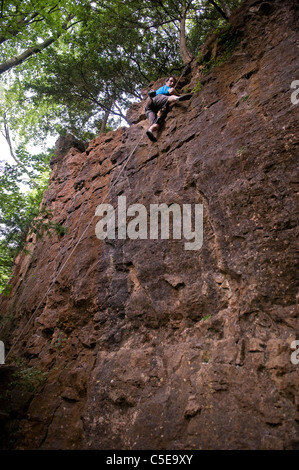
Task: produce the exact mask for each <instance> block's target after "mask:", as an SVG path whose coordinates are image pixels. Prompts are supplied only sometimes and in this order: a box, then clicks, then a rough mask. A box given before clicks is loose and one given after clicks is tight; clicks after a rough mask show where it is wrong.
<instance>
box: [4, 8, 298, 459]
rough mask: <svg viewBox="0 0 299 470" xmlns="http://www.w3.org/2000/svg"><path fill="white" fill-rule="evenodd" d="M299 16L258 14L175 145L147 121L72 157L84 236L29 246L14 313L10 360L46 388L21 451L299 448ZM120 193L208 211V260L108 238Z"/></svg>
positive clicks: (166, 244)
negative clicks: (298, 96) (103, 207)
mask: <svg viewBox="0 0 299 470" xmlns="http://www.w3.org/2000/svg"><path fill="white" fill-rule="evenodd" d="M296 4H297V2H293V1H285V2H279V1H277V0H276V1H273V2H271V7H269V8H268V7H267V5H270V2H261V1H260V2H259V1H247V2H245V3H244V5H243V7H242V8H241V9H239V10H238V11H237V12H236V13H235V15H234V16H233V17H232V19H231V23H232V25H233V27H235V28H237V29H238V30H239V31H241V32H242V37H241V39H240V41H239V43H238V44H237V45H236V47H235V49H234V51H233V54H232V55H231V56H230V57H229V58H227V60H226V61H224V62H223V63H222V64H220V65H219V66H218V67H216V68H214V69H212V70H211V71H210V72H209V73H208V74H206V75H205V76H204V77H202V79H201V87H198V89H199V91H196V92H195V93H194V95H193V97H192V99H191V100H190V101H186V102H182V103H180V104H179V105H176V106H175V107H173V109H172V110H171V111H170V112H169V114H168V116H167V119H166V122H165V125H164V128H163V130H162V132H161V135H160V137H159V140H158V142H157V143H155V144H153V143H151V142H150V141H149V140H148V139H147V137H146V136H145V129H146V128H147V127H148V123H147V121H146V120H144V119H143V120H141V121H140V122H138V123H137V124H133V125H132V126H131V127H129V128H120V129H118V130H117V131H115V132H109V133H108V134H106V135H105V136H103V137H100V138H97V139H95V140H93V141H92V142H90V144H89V146H88V148H87V149H86V151H83V152H82V149H80V148H78V146H77V147H73V148H71V149H70V150H69V151H68V153H67V154H66V155H64V156H63V158H58V159H56V160H55V159H54V162H53V170H52V175H51V180H50V186H49V189H48V190H47V192H46V194H45V197H44V201H43V204H44V205H46V206H47V208H49V209H51V210H52V212H53V214H54V215H55V221H57V222H59V223H61V224H63V225H64V226H65V227H68V233H67V234H65V235H64V236H62V237H58V236H53V237H52V238H51V239H48V238H45V239H44V240H35V239H34V238H32V239H31V240H29V242H28V249H29V250H30V251H31V256H30V255H28V254H22V255H21V256H20V257H19V258H18V260H17V261H16V266H15V268H14V272H13V276H14V277H13V278H12V281H11V284H12V290H11V294H10V296H9V297H8V298H4V299H2V301H1V311H2V312H3V314H4V315H5V318H6V323H4V327H3V331H2V333H1V335H2V336H1V339H3V341H4V342H5V344H6V348H7V350H9V348H10V347H12V348H13V349H12V351H11V355H10V358H11V359H13V358H14V357H15V356H16V357H22V358H23V360H24V361H25V365H26V367H27V370H31V371H32V370H35V371H37V370H38V371H40V372H41V373H43V374H44V376H43V377H44V381H43V383H42V385H41V387H39V389H38V391H37V392H36V393H34V394H33V396H32V399H31V400H30V403H29V404H28V405H27V408H26V410H25V411H24V412H23V414H22V415H21V416H18V417H17V418H16V417H14V416H12V417H11V419H12V420H15V421H16V420H17V421H18V425H19V434H18V435H19V439H18V441H17V442H16V443H15V444H14V445H15V447H16V448H18V449H116V450H117V449H161V450H162V449H294V448H298V446H299V435H298V420H299V414H298V411H299V408H298V407H299V399H298V392H299V383H298V382H299V380H298V372H299V369H298V368H299V365H297V364H296V361H294V360H293V361H292V360H291V354H292V352H293V351H292V349H291V344H292V343H293V341H294V340H296V338H297V339H299V332H298V329H297V327H298V324H297V313H296V293H297V291H296V282H295V279H296V263H295V261H296V258H295V250H296V222H297V219H296V204H295V200H294V194H295V185H296V182H297V181H298V178H297V174H296V166H297V162H296V156H298V110H299V105H298V104H294V103H292V101H291V94H292V91H294V90H292V89H291V83H292V82H293V81H294V80H298V79H299V76H298V36H297V34H298V31H297V30H296V24H298V19H297V18H296V8H295V7H296ZM195 73H196V66H195V68H193V74H192V75H190V76H189V82H190V83H192V87H194V86H195V82H196V80H197V79H195V77H196V75H195ZM190 87H191V85H190ZM133 121H134V119H133ZM120 196H125V197H126V201H127V206H129V205H132V204H135V203H138V204H143V205H144V206H145V208H146V209H147V210H148V213H149V208H150V205H151V204H162V203H166V204H168V205H170V204H172V203H176V204H178V205H179V206H180V207H182V205H183V204H191V205H192V206H194V205H195V204H202V205H203V244H202V247H201V248H200V249H197V250H185V247H184V243H185V241H186V240H184V239H183V238H182V239H181V240H177V239H169V240H167V239H166V240H165V239H161V238H159V239H150V238H149V237H148V238H147V239H136V240H133V239H129V238H127V239H115V240H113V239H108V238H107V239H105V240H99V239H98V238H97V237H96V235H95V226H96V224H97V222H98V221H99V220H100V218H99V217H98V216H95V210H96V207H97V206H98V205H100V204H101V202H105V203H109V204H111V205H112V206H113V207H114V208H115V209H116V208H117V204H118V201H119V199H118V198H119V197H120ZM7 318H8V319H7ZM293 357H294V355H293ZM28 368H29V369H28Z"/></svg>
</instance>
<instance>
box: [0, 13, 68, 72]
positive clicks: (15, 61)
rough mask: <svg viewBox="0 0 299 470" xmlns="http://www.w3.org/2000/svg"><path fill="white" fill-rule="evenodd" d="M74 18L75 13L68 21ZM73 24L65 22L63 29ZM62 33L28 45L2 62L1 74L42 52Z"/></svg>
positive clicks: (0, 66)
mask: <svg viewBox="0 0 299 470" xmlns="http://www.w3.org/2000/svg"><path fill="white" fill-rule="evenodd" d="M73 18H74V15H71V16H70V17H69V18H68V21H70V20H71V19H73ZM71 26H72V25H69V26H67V24H63V25H62V29H64V30H65V31H66V30H67V29H69V28H70V27H71ZM61 35H62V33H57V35H56V36H52V37H51V38H49V39H46V41H44V42H42V43H41V44H38V45H35V46H32V47H28V49H26V51H24V52H22V53H21V54H19V55H18V56H16V57H12V58H11V59H9V60H7V61H6V62H3V63H2V64H0V75H1V74H2V73H4V72H7V71H8V70H10V69H11V68H13V67H15V66H16V65H20V64H22V63H23V62H25V60H27V59H28V58H29V57H31V56H33V55H35V54H38V53H39V52H42V50H44V49H46V47H48V46H50V45H51V44H53V42H55V41H56V40H57V39H58V38H59V37H60V36H61Z"/></svg>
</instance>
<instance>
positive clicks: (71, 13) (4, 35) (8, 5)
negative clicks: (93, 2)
mask: <svg viewBox="0 0 299 470" xmlns="http://www.w3.org/2000/svg"><path fill="white" fill-rule="evenodd" d="M83 4H84V6H85V7H88V6H89V2H82V5H81V6H80V7H79V8H78V5H77V3H76V2H70V1H69V0H63V1H62V0H46V2H44V1H43V0H14V1H6V2H4V1H2V2H1V14H0V46H1V50H0V58H1V59H0V60H1V63H0V75H1V74H3V73H4V72H7V71H8V70H10V69H12V68H13V67H16V66H17V65H20V64H22V63H23V62H25V61H26V60H27V59H29V58H30V57H32V56H33V55H35V54H38V53H40V52H42V51H43V50H44V49H46V48H48V47H49V46H50V45H51V44H53V43H54V42H55V41H56V40H57V39H58V38H59V37H60V36H61V35H62V34H64V33H65V31H67V30H68V29H69V28H71V27H72V26H74V25H75V24H77V22H78V21H80V20H79V19H78V18H76V14H80V11H82V7H83Z"/></svg>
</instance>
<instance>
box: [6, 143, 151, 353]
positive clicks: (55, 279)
mask: <svg viewBox="0 0 299 470" xmlns="http://www.w3.org/2000/svg"><path fill="white" fill-rule="evenodd" d="M143 138H144V134H142V135H141V137H140V139H139V140H138V142H137V144H136V145H135V147H134V148H133V150H132V152H131V153H130V155H129V156H128V157H127V158H126V159H125V160H124V161H123V163H122V167H121V169H120V172H119V173H118V175H117V177H116V178H115V180H114V181H113V182H112V184H111V186H110V188H109V190H108V192H107V194H106V196H105V197H104V199H103V200H102V202H101V204H100V207H101V206H102V205H103V204H104V202H105V201H106V199H107V198H108V196H109V194H110V192H111V190H112V188H113V187H114V186H115V185H116V183H117V182H118V180H119V178H120V175H121V174H122V173H123V171H124V169H125V168H126V166H127V164H128V162H129V160H130V159H131V158H132V156H133V154H134V152H135V150H136V149H137V147H138V146H139V145H140V143H141V141H142V139H143ZM94 218H95V214H94V215H93V217H92V218H91V220H90V222H89V224H88V225H87V227H86V228H85V229H84V230H83V232H82V234H81V236H80V238H79V240H78V241H77V243H76V244H75V246H74V247H73V249H72V250H71V252H70V254H69V256H68V257H67V259H66V261H65V262H64V263H63V264H62V266H61V267H60V269H59V271H58V273H57V274H56V276H55V278H54V280H53V281H52V282H51V283H50V286H49V287H48V289H47V291H46V293H45V294H44V296H43V297H42V299H41V301H40V302H39V304H38V306H37V307H36V308H35V309H34V312H33V314H32V315H31V317H30V318H29V320H28V322H27V323H26V325H25V328H24V329H23V330H22V331H21V333H20V334H19V335H18V336H17V338H16V340H15V341H14V343H13V344H12V346H11V348H10V350H9V351H8V353H7V354H6V359H7V358H8V357H9V355H10V354H11V353H12V351H13V350H14V348H15V347H16V345H17V343H18V342H19V340H20V338H21V337H22V336H23V335H24V334H25V333H26V330H27V327H28V325H29V324H30V323H31V321H32V319H33V317H34V316H35V314H36V312H37V310H38V309H39V308H40V306H41V305H42V303H43V302H44V300H45V298H46V297H47V296H48V294H49V292H50V291H51V289H52V287H53V286H54V284H55V282H56V281H57V279H58V277H59V276H60V274H61V273H62V271H63V270H64V268H65V266H66V265H67V263H68V262H69V260H70V258H71V257H72V255H73V253H74V251H75V250H76V248H77V247H78V245H79V244H80V242H81V240H82V239H83V237H84V235H85V234H86V232H87V230H88V229H89V227H90V226H91V224H92V222H93V221H94Z"/></svg>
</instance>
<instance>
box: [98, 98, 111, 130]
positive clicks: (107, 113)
mask: <svg viewBox="0 0 299 470" xmlns="http://www.w3.org/2000/svg"><path fill="white" fill-rule="evenodd" d="M114 103H115V100H113V101H112V102H111V105H110V106H109V108H108V109H107V110H106V112H105V115H104V118H103V121H102V125H101V130H100V135H103V134H105V131H106V126H107V121H108V118H109V115H110V113H111V109H112V108H113V106H114Z"/></svg>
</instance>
